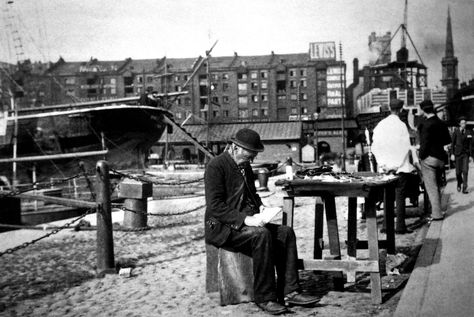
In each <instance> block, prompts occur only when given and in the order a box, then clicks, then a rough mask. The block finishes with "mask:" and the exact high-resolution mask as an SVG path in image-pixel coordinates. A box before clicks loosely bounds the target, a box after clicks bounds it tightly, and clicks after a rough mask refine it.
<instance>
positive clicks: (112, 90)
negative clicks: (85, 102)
mask: <svg viewBox="0 0 474 317" xmlns="http://www.w3.org/2000/svg"><path fill="white" fill-rule="evenodd" d="M110 94H111V95H116V94H117V88H115V87H112V88H110Z"/></svg>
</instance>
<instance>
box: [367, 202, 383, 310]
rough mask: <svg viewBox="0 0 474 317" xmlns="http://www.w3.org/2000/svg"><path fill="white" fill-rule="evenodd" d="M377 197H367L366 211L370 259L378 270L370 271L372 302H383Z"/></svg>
mask: <svg viewBox="0 0 474 317" xmlns="http://www.w3.org/2000/svg"><path fill="white" fill-rule="evenodd" d="M375 202H376V200H375V198H374V196H369V197H367V198H366V199H365V212H366V217H367V218H366V224H367V239H368V242H369V259H370V260H371V261H374V262H375V263H376V266H377V272H374V273H370V284H371V287H372V289H371V295H372V303H373V304H380V303H382V283H381V280H380V273H379V245H378V230H377V218H376V210H375Z"/></svg>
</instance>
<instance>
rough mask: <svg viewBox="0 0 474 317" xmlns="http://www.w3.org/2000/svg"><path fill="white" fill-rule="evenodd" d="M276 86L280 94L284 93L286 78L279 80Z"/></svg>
mask: <svg viewBox="0 0 474 317" xmlns="http://www.w3.org/2000/svg"><path fill="white" fill-rule="evenodd" d="M276 86H277V93H278V94H284V93H285V92H286V80H278V81H277V83H276Z"/></svg>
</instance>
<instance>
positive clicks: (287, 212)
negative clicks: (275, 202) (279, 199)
mask: <svg viewBox="0 0 474 317" xmlns="http://www.w3.org/2000/svg"><path fill="white" fill-rule="evenodd" d="M294 208H295V198H294V197H292V196H286V197H283V215H282V224H284V225H286V226H290V227H293V216H294Z"/></svg>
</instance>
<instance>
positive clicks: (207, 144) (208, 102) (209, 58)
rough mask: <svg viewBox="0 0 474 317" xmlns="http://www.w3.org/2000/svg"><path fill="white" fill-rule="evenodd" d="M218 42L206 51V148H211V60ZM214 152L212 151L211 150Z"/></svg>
mask: <svg viewBox="0 0 474 317" xmlns="http://www.w3.org/2000/svg"><path fill="white" fill-rule="evenodd" d="M216 44H217V41H215V42H214V45H212V47H211V48H210V49H209V50H208V51H206V63H207V66H206V73H207V133H206V147H207V148H210V147H209V143H210V140H209V135H210V130H211V115H212V102H211V66H210V60H211V52H212V49H213V48H214V46H216ZM211 150H212V149H211Z"/></svg>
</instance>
